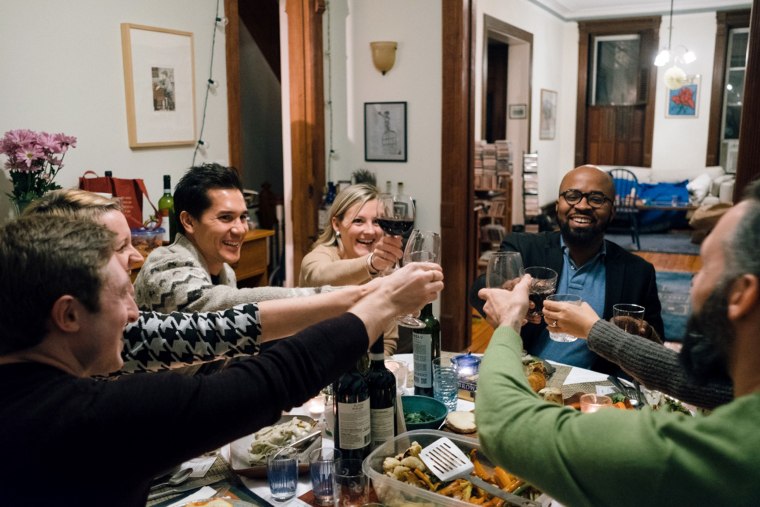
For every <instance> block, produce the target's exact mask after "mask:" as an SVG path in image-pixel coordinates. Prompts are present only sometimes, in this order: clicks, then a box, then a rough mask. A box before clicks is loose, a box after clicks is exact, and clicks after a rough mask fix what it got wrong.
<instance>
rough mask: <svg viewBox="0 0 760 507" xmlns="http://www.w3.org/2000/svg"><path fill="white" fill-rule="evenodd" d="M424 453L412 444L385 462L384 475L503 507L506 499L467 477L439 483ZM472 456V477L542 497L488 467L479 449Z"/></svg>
mask: <svg viewBox="0 0 760 507" xmlns="http://www.w3.org/2000/svg"><path fill="white" fill-rule="evenodd" d="M462 413H470V412H462ZM421 451H422V446H421V445H420V444H419V443H418V442H413V443H412V445H411V446H410V447H409V448H408V449H407V450H406V451H404V452H401V453H399V454H396V455H395V456H388V457H386V458H385V459H384V460H383V472H384V473H385V475H387V476H388V477H392V478H394V479H396V480H399V481H402V482H405V483H407V484H411V485H413V486H416V487H418V488H421V489H424V490H427V491H432V492H434V493H437V494H439V495H443V496H447V497H450V498H454V499H457V500H461V501H463V502H468V503H472V504H476V505H489V506H494V507H496V506H502V505H504V500H502V499H500V498H497V497H494V496H492V495H490V494H489V493H487V492H486V491H485V490H483V489H481V488H479V487H477V486H475V485H474V484H473V483H472V482H471V481H469V480H468V479H466V478H461V479H454V480H451V481H445V482H443V481H440V480H438V478H437V477H436V476H435V475H434V474H433V473H432V472H431V471H430V470H429V469H428V468H427V467H426V466H425V463H423V462H422V460H421V459H420V458H419V457H418V456H419V454H420V452H421ZM469 457H470V460H471V461H472V464H473V467H474V468H473V472H472V473H473V475H476V476H478V477H480V478H481V479H483V480H484V481H486V482H489V483H491V484H493V485H494V486H496V487H498V488H500V489H503V490H504V491H508V492H510V493H515V494H520V495H523V496H526V497H527V498H531V499H534V498H535V497H537V496H538V495H539V494H540V493H539V492H538V491H537V490H535V489H534V488H532V487H530V486H528V485H526V484H525V482H524V481H523V480H521V479H519V478H517V477H516V476H514V475H512V474H510V473H509V472H507V471H506V470H504V469H503V468H500V467H493V468H491V467H490V466H486V464H484V463H483V462H482V461H481V460H480V458H479V457H478V453H477V449H472V450H471V451H470V452H469Z"/></svg>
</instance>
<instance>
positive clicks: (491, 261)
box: [486, 252, 523, 290]
mask: <svg viewBox="0 0 760 507" xmlns="http://www.w3.org/2000/svg"><path fill="white" fill-rule="evenodd" d="M522 269H523V262H522V255H520V252H494V253H493V254H491V256H490V257H489V258H488V267H487V268H486V287H488V288H489V289H507V290H512V289H513V288H514V286H515V285H517V282H519V281H520V277H521V271H522Z"/></svg>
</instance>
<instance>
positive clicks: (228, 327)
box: [25, 189, 374, 372]
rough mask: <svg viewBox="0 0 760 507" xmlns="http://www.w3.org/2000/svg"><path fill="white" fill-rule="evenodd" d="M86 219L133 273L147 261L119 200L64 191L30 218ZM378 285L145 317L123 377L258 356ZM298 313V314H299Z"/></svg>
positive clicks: (128, 342)
mask: <svg viewBox="0 0 760 507" xmlns="http://www.w3.org/2000/svg"><path fill="white" fill-rule="evenodd" d="M31 214H35V215H40V214H45V215H57V216H77V217H82V218H87V219H90V220H93V221H95V222H98V223H100V224H103V225H105V226H106V227H108V228H109V229H111V230H112V231H113V232H115V233H116V234H117V247H116V251H117V253H116V256H117V257H118V258H119V261H120V262H121V264H122V266H123V267H124V269H125V270H127V271H128V272H129V271H130V268H131V266H132V265H134V263H136V262H137V261H140V260H142V256H141V255H140V253H139V252H138V251H137V250H136V249H135V248H134V247H133V246H132V238H131V233H130V230H129V226H128V225H127V221H126V219H125V218H124V214H123V213H122V212H121V206H120V204H119V201H118V200H116V199H109V198H106V197H102V196H100V195H98V194H95V193H92V192H87V191H84V190H75V189H65V190H56V191H54V192H49V193H48V194H45V195H44V196H42V197H41V198H40V199H38V200H36V201H34V202H33V203H32V204H31V205H30V206H29V207H28V208H27V209H26V211H25V215H31ZM373 289H374V286H368V285H365V286H362V287H348V288H345V289H342V290H341V291H339V292H330V293H325V294H318V295H314V296H310V297H305V298H297V299H285V300H282V299H281V300H272V301H263V302H260V303H258V304H250V303H249V304H240V305H237V306H234V307H232V308H229V309H226V310H221V311H216V312H195V313H182V312H172V313H168V314H164V313H158V312H150V311H146V312H140V316H139V318H138V320H137V321H136V322H133V323H131V324H128V325H127V326H126V327H125V328H124V350H123V352H122V357H123V359H124V367H123V369H122V372H134V371H151V370H159V369H167V368H170V367H172V366H178V365H187V364H192V363H197V362H200V361H211V360H214V359H216V358H218V357H220V356H227V357H232V356H236V355H244V354H248V355H249V354H255V353H257V352H258V350H259V346H260V344H261V343H262V342H265V341H268V340H274V339H278V338H283V337H285V336H290V335H292V334H295V333H296V332H298V331H300V330H301V329H303V328H305V327H306V326H308V325H310V324H312V323H314V322H317V321H319V320H323V319H326V318H330V317H334V316H337V315H340V314H341V313H344V312H345V311H346V310H347V309H348V308H350V306H351V305H352V304H353V303H355V302H356V301H358V300H359V299H360V298H361V297H362V296H363V295H365V294H367V293H368V292H370V291H372V290H373ZM294 310H295V311H294Z"/></svg>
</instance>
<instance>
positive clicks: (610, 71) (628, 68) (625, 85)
mask: <svg viewBox="0 0 760 507" xmlns="http://www.w3.org/2000/svg"><path fill="white" fill-rule="evenodd" d="M640 40H641V38H640V37H639V35H638V34H631V35H608V36H599V37H594V53H593V59H594V62H593V67H592V79H591V87H592V91H591V104H592V105H599V106H616V105H617V106H620V105H633V104H635V103H636V102H637V101H638V88H639V87H638V82H639V48H640Z"/></svg>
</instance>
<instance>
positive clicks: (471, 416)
mask: <svg viewBox="0 0 760 507" xmlns="http://www.w3.org/2000/svg"><path fill="white" fill-rule="evenodd" d="M446 426H447V427H448V428H449V429H450V430H451V431H453V432H455V433H475V432H476V431H477V430H478V427H477V426H476V425H475V413H474V412H465V411H462V410H457V411H455V412H450V413H449V415H447V416H446Z"/></svg>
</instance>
